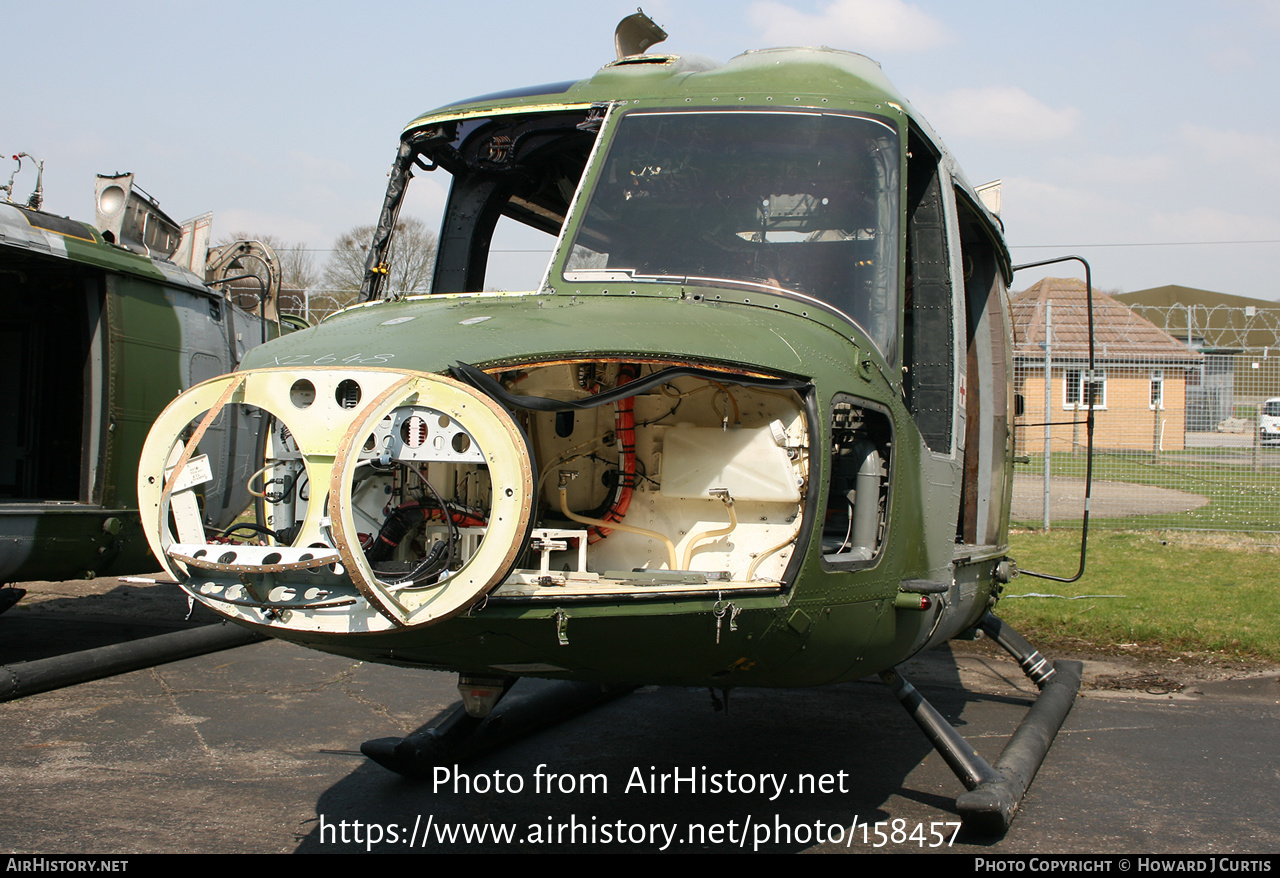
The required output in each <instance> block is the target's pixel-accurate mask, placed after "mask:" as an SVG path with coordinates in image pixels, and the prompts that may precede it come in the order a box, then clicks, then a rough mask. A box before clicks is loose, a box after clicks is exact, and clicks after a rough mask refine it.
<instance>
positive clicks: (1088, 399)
mask: <svg viewBox="0 0 1280 878" xmlns="http://www.w3.org/2000/svg"><path fill="white" fill-rule="evenodd" d="M1062 407H1063V408H1065V409H1082V408H1095V409H1105V408H1106V407H1107V373H1106V370H1104V369H1094V370H1093V372H1092V374H1090V373H1089V371H1088V370H1086V369H1070V370H1068V371H1067V380H1066V384H1065V385H1064V386H1063V390H1062Z"/></svg>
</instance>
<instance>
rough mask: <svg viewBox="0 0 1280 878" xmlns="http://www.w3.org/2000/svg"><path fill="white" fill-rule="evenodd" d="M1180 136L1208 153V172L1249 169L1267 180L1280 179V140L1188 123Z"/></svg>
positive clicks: (1266, 135)
mask: <svg viewBox="0 0 1280 878" xmlns="http://www.w3.org/2000/svg"><path fill="white" fill-rule="evenodd" d="M1179 133H1180V134H1181V135H1182V137H1183V139H1184V140H1186V141H1187V142H1188V143H1190V144H1191V145H1192V146H1194V147H1196V148H1198V149H1199V150H1200V151H1201V152H1203V153H1204V156H1205V158H1206V159H1207V160H1208V163H1209V164H1208V166H1207V168H1206V170H1207V171H1208V172H1209V173H1210V174H1212V173H1216V172H1218V171H1220V170H1222V169H1224V168H1230V169H1234V170H1236V172H1238V169H1239V168H1241V167H1245V168H1248V169H1249V171H1248V172H1249V173H1250V174H1256V175H1257V176H1258V177H1261V178H1263V179H1266V180H1271V181H1273V182H1274V181H1277V180H1280V167H1277V166H1276V163H1275V156H1277V155H1280V137H1275V136H1273V135H1270V134H1254V133H1251V132H1248V131H1233V130H1231V129H1229V128H1210V127H1208V126H1205V125H1192V124H1191V123H1189V122H1188V123H1186V124H1184V125H1183V126H1182V128H1181V129H1180V131H1179Z"/></svg>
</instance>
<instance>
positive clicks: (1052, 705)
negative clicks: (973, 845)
mask: <svg viewBox="0 0 1280 878" xmlns="http://www.w3.org/2000/svg"><path fill="white" fill-rule="evenodd" d="M980 627H981V628H982V630H983V631H986V632H988V633H989V634H990V635H991V636H992V637H993V638H994V639H995V640H996V641H997V642H998V643H999V644H1000V645H1001V646H1002V647H1004V648H1005V649H1006V650H1007V651H1009V653H1010V654H1011V655H1013V657H1014V658H1015V659H1017V660H1018V662H1019V664H1020V665H1021V667H1022V669H1023V672H1024V673H1025V674H1026V675H1027V677H1028V678H1029V679H1030V680H1031V681H1032V682H1034V683H1035V684H1036V685H1037V686H1038V687H1039V688H1040V695H1039V696H1038V697H1037V698H1036V700H1035V703H1034V704H1032V705H1031V709H1030V710H1028V711H1027V715H1026V716H1025V717H1023V719H1022V722H1021V723H1020V724H1019V725H1018V728H1017V729H1015V730H1014V733H1013V735H1012V736H1010V738H1009V743H1008V744H1006V745H1005V748H1004V750H1003V751H1001V753H1000V756H999V758H997V759H996V762H995V765H994V766H993V765H991V764H990V763H989V762H987V761H986V760H985V759H984V758H983V757H982V756H981V755H979V754H978V752H977V751H976V750H974V749H973V747H972V746H971V745H970V744H969V742H968V741H966V740H965V739H964V738H963V737H962V736H961V735H960V733H959V732H957V731H956V730H955V728H954V727H953V726H952V725H951V724H950V723H949V722H947V720H946V718H944V717H943V716H942V714H940V713H939V712H938V711H937V710H936V709H935V708H934V707H933V705H931V704H930V703H929V702H928V701H926V700H925V698H924V696H922V695H921V694H920V693H919V692H918V691H916V689H915V687H914V686H912V685H911V684H910V683H908V682H907V681H906V680H905V679H904V678H903V677H902V675H901V674H900V673H898V671H897V669H896V668H895V669H892V670H888V671H884V672H882V673H881V674H880V678H881V679H882V680H883V681H884V682H885V683H886V684H887V685H888V686H889V687H890V688H891V689H892V690H893V694H894V695H895V696H897V698H898V700H899V701H900V702H902V706H903V707H904V708H906V710H907V713H909V714H911V718H912V719H914V720H915V721H916V724H917V725H919V726H920V729H921V731H923V732H924V733H925V735H926V736H927V737H928V738H929V741H930V742H931V743H932V744H933V746H934V748H935V749H936V750H937V751H938V753H939V755H941V756H942V758H943V759H944V760H946V763H947V765H948V766H950V768H951V770H952V771H953V772H955V775H956V777H958V778H959V779H960V782H961V783H963V784H964V785H965V787H966V788H967V789H968V792H966V793H964V794H962V795H961V796H960V797H959V798H957V799H956V809H957V810H958V811H959V812H960V818H961V819H962V820H963V821H964V825H965V826H966V827H968V828H969V829H972V830H974V831H977V832H980V833H982V834H984V835H1001V834H1003V833H1004V832H1005V831H1007V830H1008V828H1009V825H1010V824H1011V823H1012V822H1013V817H1014V814H1015V813H1016V812H1017V810H1018V805H1019V804H1020V803H1021V802H1022V797H1023V795H1025V794H1026V792H1027V788H1028V787H1030V786H1031V781H1032V780H1033V779H1034V778H1035V776H1036V772H1037V771H1038V770H1039V769H1040V765H1041V763H1043V762H1044V759H1045V756H1047V755H1048V753H1049V748H1050V747H1051V746H1052V745H1053V740H1054V738H1055V737H1056V736H1057V734H1058V729H1060V728H1061V727H1062V723H1063V721H1064V720H1066V718H1067V714H1068V713H1070V712H1071V707H1072V705H1073V704H1074V703H1075V699H1076V695H1077V694H1079V692H1080V675H1081V672H1082V670H1083V666H1082V665H1081V664H1080V662H1073V661H1059V662H1054V663H1049V662H1048V661H1046V660H1045V659H1043V658H1042V657H1041V656H1040V654H1039V652H1037V651H1035V650H1034V649H1032V647H1031V646H1030V645H1029V644H1028V643H1027V642H1026V641H1025V640H1024V639H1023V638H1022V637H1021V636H1020V635H1018V634H1017V632H1015V631H1013V630H1012V629H1011V628H1009V626H1008V625H1006V624H1004V623H1003V622H1001V621H1000V619H998V618H997V617H996V616H994V615H992V614H990V613H988V614H987V616H986V617H985V618H984V619H983V620H982V622H981V623H980Z"/></svg>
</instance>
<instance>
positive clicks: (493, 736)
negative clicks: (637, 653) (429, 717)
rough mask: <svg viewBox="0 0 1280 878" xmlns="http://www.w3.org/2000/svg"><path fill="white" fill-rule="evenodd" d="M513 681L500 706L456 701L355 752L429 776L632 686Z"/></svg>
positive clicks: (403, 770) (604, 701)
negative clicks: (475, 707) (421, 724)
mask: <svg viewBox="0 0 1280 878" xmlns="http://www.w3.org/2000/svg"><path fill="white" fill-rule="evenodd" d="M518 683H519V686H518V687H512V689H513V691H514V694H513V695H512V694H506V695H504V696H503V697H502V705H501V709H499V710H495V711H494V712H493V713H491V714H489V715H488V716H486V717H484V718H483V719H481V718H479V717H475V716H471V715H470V714H468V713H467V711H466V709H465V708H464V707H463V706H462V705H461V704H459V705H457V706H456V707H454V708H453V709H452V710H451V711H449V713H447V714H446V715H445V716H444V718H443V719H442V720H440V721H439V722H437V723H436V724H435V725H434V726H431V727H430V728H427V729H422V730H420V731H417V732H414V733H413V734H411V735H408V736H406V737H404V738H375V739H374V740H371V741H365V742H364V743H363V744H361V745H360V752H362V753H363V754H364V755H365V756H367V757H369V758H370V759H372V760H373V761H374V762H376V763H378V764H379V765H381V766H382V767H383V768H386V769H388V770H390V771H394V772H395V773H396V774H399V775H402V776H404V777H408V778H424V777H430V776H431V773H432V771H433V769H435V768H436V767H437V766H447V765H455V764H459V763H462V762H465V761H466V760H468V759H472V758H474V757H476V756H479V755H480V754H482V753H487V752H489V751H491V750H497V749H499V748H501V747H506V746H507V745H509V744H513V743H515V742H516V741H518V740H521V739H522V738H527V737H528V736H530V735H533V734H536V733H537V732H540V731H542V730H543V729H546V728H549V727H551V726H554V725H557V724H558V723H561V722H563V721H565V720H567V719H571V718H573V717H575V716H577V715H578V714H580V713H585V712H586V711H588V710H592V709H594V708H597V707H600V706H602V705H604V704H607V703H608V702H610V701H612V700H614V699H615V698H620V697H621V696H623V695H627V694H629V693H631V692H632V691H633V690H634V689H635V688H636V687H635V686H629V685H621V686H601V685H599V684H597V683H569V682H563V681H556V682H551V681H545V680H534V679H523V680H521V681H518ZM509 691H510V690H509Z"/></svg>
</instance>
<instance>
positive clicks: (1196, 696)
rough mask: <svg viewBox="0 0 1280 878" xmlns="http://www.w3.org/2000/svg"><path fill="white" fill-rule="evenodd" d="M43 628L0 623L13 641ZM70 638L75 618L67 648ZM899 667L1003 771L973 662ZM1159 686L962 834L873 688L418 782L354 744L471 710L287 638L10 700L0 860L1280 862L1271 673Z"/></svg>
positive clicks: (689, 716)
mask: <svg viewBox="0 0 1280 878" xmlns="http://www.w3.org/2000/svg"><path fill="white" fill-rule="evenodd" d="M49 615H52V614H49V613H45V614H40V613H34V612H32V613H28V614H26V615H24V614H23V613H22V612H21V611H10V612H9V613H7V614H5V615H3V616H0V635H2V636H0V642H3V643H10V644H11V643H14V642H17V641H15V640H13V639H11V638H14V637H19V638H20V637H21V635H22V632H21V631H19V630H18V629H19V628H21V627H23V626H25V625H28V624H33V623H35V622H41V624H48V616H49ZM40 616H43V617H44V619H43V621H42V620H41V619H40V618H38V617H40ZM97 618H98V619H99V621H100V620H101V618H102V617H101V616H99V617H97ZM77 619H78V617H77V616H76V614H74V613H71V612H66V611H65V609H64V615H63V618H62V620H61V628H62V631H63V633H64V635H65V636H66V637H67V638H68V639H69V640H75V638H76V636H78V635H76V633H75V632H76V631H77V630H78V626H79V622H78V621H77ZM158 621H160V622H163V621H164V620H158ZM135 624H136V623H135ZM135 633H136V629H135ZM902 670H903V672H904V674H905V675H906V676H907V677H908V679H910V680H911V681H912V682H913V683H914V684H915V685H916V686H917V688H919V689H920V691H921V692H923V693H924V694H925V696H926V697H927V698H929V699H930V700H931V701H932V702H933V704H934V705H935V706H936V707H937V708H938V709H939V710H940V711H941V712H942V713H943V714H944V715H945V716H946V717H947V718H948V719H949V720H951V721H952V723H953V724H954V725H955V726H956V727H957V728H958V729H959V731H960V732H961V733H962V734H964V735H965V736H966V737H967V739H968V740H969V741H970V743H971V744H973V745H974V746H975V748H976V749H977V750H978V751H979V752H980V753H982V754H983V755H984V756H986V757H987V758H988V759H989V760H994V758H995V757H996V756H997V755H998V753H999V750H1000V749H1001V747H1003V745H1004V743H1005V741H1006V740H1007V736H1008V735H1009V734H1010V733H1011V732H1012V730H1013V729H1014V728H1015V727H1016V725H1017V723H1018V722H1019V721H1020V719H1021V718H1022V716H1023V714H1024V713H1025V711H1026V707H1027V705H1028V704H1029V703H1030V700H1031V698H1033V697H1034V689H1033V687H1031V685H1030V684H1029V683H1028V682H1027V681H1026V679H1025V678H1024V677H1022V675H1021V673H1020V672H1019V671H1018V669H1017V667H1016V665H1015V664H1014V663H1013V662H1012V661H1011V660H1009V659H1007V658H1006V657H1004V656H1003V654H997V653H994V652H992V651H990V650H989V649H987V648H975V647H974V645H957V646H956V648H955V650H954V651H953V650H952V649H950V648H947V649H942V650H937V651H934V652H932V653H930V654H928V655H925V656H921V657H918V658H916V659H913V660H911V661H910V662H908V663H906V664H905V665H904V666H903V668H902ZM1112 671H1114V669H1112V668H1106V667H1105V666H1096V665H1086V680H1087V681H1088V680H1090V679H1095V678H1096V677H1097V675H1098V674H1100V673H1110V672H1112ZM520 685H521V686H524V685H526V684H525V683H522V684H520ZM534 685H535V686H536V685H538V684H536V683H535V684H534ZM1146 688H1150V689H1151V691H1150V692H1148V691H1142V690H1139V691H1134V690H1116V691H1112V690H1099V689H1092V690H1089V691H1086V692H1085V693H1084V695H1082V697H1081V698H1079V699H1078V700H1077V702H1076V704H1075V707H1074V709H1073V710H1072V712H1071V714H1070V715H1069V716H1068V718H1067V720H1066V723H1065V725H1064V727H1063V730H1062V732H1061V733H1060V734H1059V736H1058V740H1057V743H1056V744H1055V745H1054V747H1053V749H1052V750H1050V752H1049V756H1048V758H1047V760H1046V762H1045V764H1044V766H1043V767H1042V768H1041V770H1040V773H1039V775H1038V776H1037V777H1036V779H1035V782H1034V783H1033V784H1032V786H1031V789H1030V791H1029V793H1028V794H1027V797H1026V799H1025V800H1024V802H1023V805H1022V808H1021V810H1020V812H1019V814H1018V816H1017V818H1016V820H1015V821H1014V823H1013V826H1012V828H1011V829H1010V831H1009V832H1008V834H1007V835H1005V836H1004V837H1003V838H1000V839H994V840H993V839H985V838H976V837H972V836H969V835H967V834H965V833H963V832H961V833H959V835H958V836H957V837H955V838H953V832H954V829H955V822H956V820H957V817H956V813H955V806H954V799H955V797H956V796H957V795H958V794H959V793H961V792H962V791H963V788H962V786H961V784H960V783H959V781H957V780H956V779H955V777H954V776H953V775H952V774H951V772H950V770H949V769H947V767H946V766H945V764H944V763H943V761H942V760H941V758H940V757H939V756H938V755H937V754H936V753H935V752H934V751H933V749H932V748H931V747H930V745H929V744H928V743H927V741H926V740H925V738H924V736H923V734H921V732H920V731H919V730H918V729H917V728H916V727H915V725H914V724H913V723H912V722H911V720H910V719H909V718H908V717H907V715H906V713H905V711H903V710H902V708H901V706H900V705H899V704H898V703H897V702H896V700H895V699H894V698H893V697H892V696H891V695H890V694H889V692H888V691H887V689H886V687H884V686H883V685H881V684H880V683H879V682H873V681H864V682H857V683H849V684H843V685H839V686H833V687H827V688H822V689H809V690H777V691H775V690H767V691H765V690H736V691H734V692H733V693H731V695H730V698H729V705H728V710H727V711H720V712H716V711H714V710H713V709H712V706H711V698H710V696H709V694H708V693H707V692H706V691H705V690H689V689H666V688H662V689H659V688H644V689H640V690H638V691H637V692H635V693H633V694H631V695H629V696H626V697H624V698H622V699H620V700H618V701H615V702H613V703H611V704H608V705H606V706H604V707H602V708H599V709H597V710H595V711H592V712H591V713H588V714H585V715H583V716H580V717H578V718H576V719H573V720H570V721H568V722H567V723H565V724H562V725H561V726H558V727H556V728H554V729H551V730H549V731H546V732H543V733H541V734H539V735H536V736H533V737H531V738H529V739H527V740H525V741H522V742H520V743H518V744H515V745H513V746H511V747H509V748H507V749H505V750H502V751H499V752H496V753H492V754H490V755H487V756H485V757H482V758H480V759H478V760H476V761H474V762H472V763H470V764H468V765H466V766H464V767H462V768H460V769H458V770H457V772H456V773H455V772H448V773H447V776H442V777H441V778H440V779H439V780H440V783H433V782H432V781H431V780H426V781H417V782H414V781H408V780H405V779H403V778H400V777H398V776H397V775H394V774H391V773H389V772H387V771H385V770H384V769H382V768H379V767H377V766H376V765H374V764H372V763H370V762H369V761H368V760H366V759H365V758H364V757H363V756H361V755H360V754H359V752H358V751H359V746H360V743H361V742H362V741H364V740H366V739H369V738H376V737H383V736H388V735H404V734H407V733H409V732H411V731H413V730H415V729H417V728H419V727H421V726H424V725H426V724H427V723H428V722H429V721H431V720H433V719H434V718H435V717H436V716H437V715H438V714H439V713H440V712H441V711H443V710H445V709H447V708H448V707H449V706H450V705H452V704H453V703H455V702H456V701H457V692H456V689H455V688H454V679H453V678H452V677H451V676H448V675H444V674H436V673H429V672H421V671H412V670H405V669H400V668H391V667H384V666H374V665H368V664H362V663H358V662H353V661H350V660H348V659H343V658H338V657H334V656H327V655H323V654H320V653H315V652H310V651H307V650H303V649H301V648H298V647H294V646H290V645H287V644H284V643H280V642H275V641H272V642H266V643H259V644H254V645H251V646H247V647H241V648H238V649H234V650H229V651H226V652H220V653H214V654H210V655H206V656H202V657H198V658H193V659H187V660H184V661H180V662H175V663H171V664H167V665H161V666H158V667H154V668H150V669H147V670H143V671H137V672H134V673H129V674H124V675H121V676H117V677H112V678H109V679H104V680H98V681H94V682H90V683H84V684H81V685H79V686H75V687H72V688H67V689H62V690H58V691H54V692H47V693H41V694H36V695H32V696H29V697H27V698H24V699H21V700H18V701H13V702H9V703H7V704H3V705H0V734H2V736H3V737H2V739H3V740H4V741H5V748H6V753H5V758H4V759H3V761H0V788H3V789H4V790H5V791H6V795H7V798H8V800H9V807H6V808H5V809H3V812H2V813H0V847H3V848H4V849H5V850H6V851H8V852H10V853H40V854H55V853H57V854H84V853H95V854H106V853H146V852H223V853H238V852H255V853H287V852H324V851H346V852H365V851H370V852H405V853H407V852H410V851H413V852H419V851H421V852H480V851H519V852H534V851H543V852H550V851H558V852H561V851H562V852H571V851H597V852H615V851H616V852H624V851H625V852H641V851H643V852H651V851H659V850H663V849H665V850H672V851H684V852H690V851H707V852H730V851H751V850H757V849H758V850H762V851H772V852H802V851H818V852H836V851H840V852H845V851H849V852H893V853H916V852H945V851H951V852H966V853H1122V852H1128V853H1161V852H1167V853H1175V852H1176V853H1201V854H1210V853H1214V854H1217V853H1254V854H1258V853H1276V852H1280V819H1277V818H1280V800H1278V799H1277V797H1276V793H1275V791H1276V789H1277V781H1280V767H1278V766H1280V763H1278V762H1277V760H1276V758H1275V742H1276V721H1277V719H1278V718H1280V685H1278V684H1277V679H1276V676H1275V675H1274V674H1272V675H1270V676H1264V677H1257V676H1253V677H1243V678H1241V679H1236V680H1225V681H1221V682H1215V683H1207V684H1197V685H1196V686H1193V687H1191V688H1190V689H1187V690H1183V691H1182V692H1179V693H1171V692H1168V691H1166V690H1165V689H1164V688H1162V687H1159V686H1152V687H1146ZM551 775H555V777H550V776H551ZM664 775H665V776H666V777H665V781H664ZM517 779H518V782H519V785H520V789H519V791H518V792H517V791H515V790H514V787H515V786H516V783H517ZM682 779H683V780H682ZM664 783H665V789H662V786H663V784H664ZM802 785H807V788H805V789H803V790H802V789H801V787H802ZM779 790H781V791H780V792H779ZM877 830H878V831H877ZM507 831H510V832H511V833H512V836H511V838H510V839H509V840H498V839H496V838H495V833H502V832H507ZM451 833H453V835H452V838H451V836H450V834H451ZM465 833H472V834H473V835H472V837H471V838H469V839H468V838H466V837H464V834H465ZM411 834H412V841H410V838H411ZM424 836H425V837H426V840H425V841H424ZM481 836H482V837H481ZM393 838H394V841H393Z"/></svg>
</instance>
